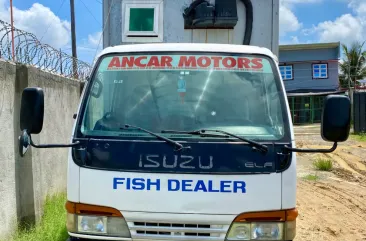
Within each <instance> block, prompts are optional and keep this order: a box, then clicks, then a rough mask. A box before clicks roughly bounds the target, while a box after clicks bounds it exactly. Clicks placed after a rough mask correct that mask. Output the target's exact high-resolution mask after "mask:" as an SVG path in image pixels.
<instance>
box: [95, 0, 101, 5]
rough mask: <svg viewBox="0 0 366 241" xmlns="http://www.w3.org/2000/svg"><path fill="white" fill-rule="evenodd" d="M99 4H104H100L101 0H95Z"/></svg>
mask: <svg viewBox="0 0 366 241" xmlns="http://www.w3.org/2000/svg"><path fill="white" fill-rule="evenodd" d="M95 1H96V2H97V3H100V4H103V3H102V2H100V1H99V0H95Z"/></svg>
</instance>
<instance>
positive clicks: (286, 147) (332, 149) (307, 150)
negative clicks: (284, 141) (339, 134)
mask: <svg viewBox="0 0 366 241" xmlns="http://www.w3.org/2000/svg"><path fill="white" fill-rule="evenodd" d="M337 146H338V143H337V142H334V144H333V146H332V148H330V149H298V148H292V147H289V146H287V145H286V146H285V149H286V150H288V151H292V152H300V153H331V152H333V151H335V149H337Z"/></svg>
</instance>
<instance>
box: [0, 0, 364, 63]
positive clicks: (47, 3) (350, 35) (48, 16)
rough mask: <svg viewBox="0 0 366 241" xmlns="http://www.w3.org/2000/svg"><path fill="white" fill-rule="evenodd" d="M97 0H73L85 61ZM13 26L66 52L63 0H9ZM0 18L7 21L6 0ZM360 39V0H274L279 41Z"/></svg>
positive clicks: (95, 41)
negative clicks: (278, 15)
mask: <svg viewBox="0 0 366 241" xmlns="http://www.w3.org/2000/svg"><path fill="white" fill-rule="evenodd" d="M102 1H103V0H75V15H76V18H75V20H76V38H77V46H78V47H77V48H78V58H79V59H81V60H83V61H86V62H88V63H91V62H92V60H93V59H94V57H95V55H96V53H97V52H98V51H100V49H101V47H102V40H101V31H102V22H103V20H102ZM13 9H14V10H13V11H14V25H15V27H17V28H19V29H22V30H26V31H28V32H31V33H33V34H35V35H36V36H37V38H38V39H40V40H41V42H43V43H47V44H49V45H51V46H53V47H54V48H57V49H61V50H62V51H64V52H66V53H69V54H71V34H70V29H71V27H70V1H69V0H13ZM0 19H1V20H3V21H7V22H10V8H9V0H0ZM365 39H366V0H280V44H296V43H318V42H332V41H340V42H341V43H344V44H350V43H352V42H353V41H357V40H358V41H363V40H365Z"/></svg>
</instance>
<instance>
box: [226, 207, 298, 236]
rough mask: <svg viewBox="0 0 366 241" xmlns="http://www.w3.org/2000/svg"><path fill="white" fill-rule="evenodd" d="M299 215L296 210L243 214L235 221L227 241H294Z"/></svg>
mask: <svg viewBox="0 0 366 241" xmlns="http://www.w3.org/2000/svg"><path fill="white" fill-rule="evenodd" d="M297 215H298V213H297V210H296V209H292V210H283V211H269V212H262V213H246V214H241V215H239V216H238V217H236V218H235V220H234V221H233V223H232V225H231V227H230V229H229V232H228V234H227V236H226V240H227V241H234V240H237V241H239V240H293V239H294V238H295V236H296V217H297Z"/></svg>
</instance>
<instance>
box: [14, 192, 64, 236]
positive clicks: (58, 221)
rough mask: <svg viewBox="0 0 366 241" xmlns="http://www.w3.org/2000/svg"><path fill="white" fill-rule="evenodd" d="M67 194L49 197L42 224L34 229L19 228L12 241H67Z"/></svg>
mask: <svg viewBox="0 0 366 241" xmlns="http://www.w3.org/2000/svg"><path fill="white" fill-rule="evenodd" d="M65 202H66V194H64V193H63V194H57V195H55V196H52V197H48V198H47V199H46V202H45V206H44V214H43V217H42V219H41V222H40V223H39V224H38V225H36V226H35V227H33V228H19V229H18V231H17V232H16V233H15V235H14V237H13V238H12V239H10V240H11V241H51V240H52V241H66V240H67V238H68V234H67V231H66V210H65Z"/></svg>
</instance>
